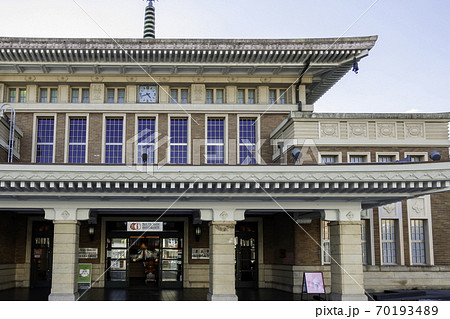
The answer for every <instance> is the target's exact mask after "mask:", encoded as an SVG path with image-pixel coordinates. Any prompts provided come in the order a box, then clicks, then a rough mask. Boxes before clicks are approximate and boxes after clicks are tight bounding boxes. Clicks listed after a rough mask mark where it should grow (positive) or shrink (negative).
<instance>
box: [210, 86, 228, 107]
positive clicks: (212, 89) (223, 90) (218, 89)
mask: <svg viewBox="0 0 450 319" xmlns="http://www.w3.org/2000/svg"><path fill="white" fill-rule="evenodd" d="M208 90H211V91H212V93H213V97H212V99H213V100H212V103H208V102H207V101H206V100H205V103H206V104H218V105H221V104H225V103H226V101H225V89H224V88H206V92H208ZM217 91H222V103H217Z"/></svg>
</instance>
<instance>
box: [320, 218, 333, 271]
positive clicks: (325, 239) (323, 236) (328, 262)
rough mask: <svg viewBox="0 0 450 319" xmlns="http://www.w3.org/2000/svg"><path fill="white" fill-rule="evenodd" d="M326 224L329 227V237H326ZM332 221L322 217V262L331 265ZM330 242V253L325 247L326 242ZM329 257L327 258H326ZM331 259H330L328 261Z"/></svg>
mask: <svg viewBox="0 0 450 319" xmlns="http://www.w3.org/2000/svg"><path fill="white" fill-rule="evenodd" d="M325 225H327V228H328V238H325ZM330 237H331V236H330V221H328V220H324V219H322V218H321V219H320V262H321V264H322V265H330V264H331V241H330ZM326 243H328V253H329V254H330V255H327V254H326V251H327V249H326V248H325V244H326ZM325 258H327V260H325ZM328 259H329V261H328Z"/></svg>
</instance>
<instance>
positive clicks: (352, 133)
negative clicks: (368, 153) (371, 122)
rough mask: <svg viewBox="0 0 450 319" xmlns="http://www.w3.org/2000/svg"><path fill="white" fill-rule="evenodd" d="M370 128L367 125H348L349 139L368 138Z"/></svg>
mask: <svg viewBox="0 0 450 319" xmlns="http://www.w3.org/2000/svg"><path fill="white" fill-rule="evenodd" d="M368 136H369V134H368V127H367V123H349V124H348V137H349V138H367V137H368Z"/></svg>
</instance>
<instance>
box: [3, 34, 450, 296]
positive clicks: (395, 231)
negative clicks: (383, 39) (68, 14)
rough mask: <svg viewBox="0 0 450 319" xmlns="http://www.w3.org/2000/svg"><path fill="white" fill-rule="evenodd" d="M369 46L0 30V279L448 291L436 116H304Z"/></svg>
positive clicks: (448, 197) (57, 285) (59, 287)
mask: <svg viewBox="0 0 450 319" xmlns="http://www.w3.org/2000/svg"><path fill="white" fill-rule="evenodd" d="M376 39H377V37H376V36H367V37H351V38H340V39H288V40H269V39H267V40H242V39H233V40H219V39H215V40H201V39H198V40H195V39H189V40H187V39H170V40H169V39H153V38H148V39H119V40H111V39H36V38H33V39H32V38H0V104H1V105H2V109H3V111H4V112H3V113H2V117H1V119H0V144H1V150H0V158H1V162H2V163H1V164H0V221H1V222H0V247H1V249H0V289H8V288H12V287H31V289H32V288H33V287H45V286H47V287H51V294H50V295H49V300H77V298H78V285H77V281H78V265H79V264H81V263H83V264H85V263H87V264H92V289H95V288H105V289H106V288H109V287H123V288H130V289H132V288H144V289H147V288H148V289H167V288H170V289H173V288H208V287H209V294H208V299H209V300H237V297H236V288H240V287H253V288H275V289H280V290H284V291H289V292H293V293H300V292H301V291H302V279H303V273H304V272H322V273H323V275H324V278H325V287H326V290H327V293H330V298H331V299H332V300H366V298H367V297H366V295H365V293H366V292H368V291H369V292H373V291H381V290H384V289H399V288H401V289H413V288H429V289H434V288H436V289H439V288H448V287H449V286H450V254H449V251H450V243H449V241H448V228H449V227H450V226H449V225H450V215H449V213H450V211H449V207H450V192H449V190H450V164H449V146H450V144H449V138H448V122H449V119H450V114H449V113H426V114H425V113H418V114H405V113H401V114H399V113H389V114H372V113H370V114H369V113H338V111H339V110H336V113H316V112H314V103H315V102H316V101H317V100H318V99H319V98H320V97H321V96H323V95H324V94H325V93H326V92H327V91H328V90H329V89H330V88H332V86H333V85H334V84H335V83H336V82H337V81H339V80H340V79H341V78H342V77H343V76H344V75H345V74H346V73H348V72H350V71H351V69H352V68H353V69H355V68H357V63H358V62H359V61H360V60H361V59H363V58H365V57H366V56H368V54H369V51H370V50H371V49H372V47H373V46H374V45H375V42H376ZM361 109H362V110H364V101H361ZM12 133H14V134H12ZM12 141H13V142H14V143H12ZM299 151H300V152H299ZM300 153H301V155H300Z"/></svg>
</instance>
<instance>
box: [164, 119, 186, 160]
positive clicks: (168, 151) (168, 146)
mask: <svg viewBox="0 0 450 319" xmlns="http://www.w3.org/2000/svg"><path fill="white" fill-rule="evenodd" d="M177 118H178V119H187V125H188V126H187V131H188V139H187V162H186V164H191V162H192V159H191V157H192V156H191V115H190V114H186V113H184V114H169V116H168V121H167V132H168V136H167V137H168V139H167V152H166V154H167V163H168V164H172V163H171V162H170V158H171V156H170V146H171V145H172V144H171V142H170V140H171V138H170V136H171V131H170V123H171V120H172V119H177ZM173 145H182V144H178V143H177V144H173ZM183 145H184V144H183ZM175 165H183V164H175Z"/></svg>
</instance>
